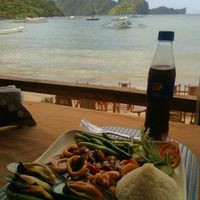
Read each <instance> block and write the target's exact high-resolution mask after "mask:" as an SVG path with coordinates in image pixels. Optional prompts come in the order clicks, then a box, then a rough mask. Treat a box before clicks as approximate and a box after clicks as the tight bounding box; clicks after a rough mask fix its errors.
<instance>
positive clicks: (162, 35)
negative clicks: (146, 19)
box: [158, 31, 174, 41]
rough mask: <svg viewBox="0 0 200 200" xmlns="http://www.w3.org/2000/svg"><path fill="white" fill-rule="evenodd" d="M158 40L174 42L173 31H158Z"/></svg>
mask: <svg viewBox="0 0 200 200" xmlns="http://www.w3.org/2000/svg"><path fill="white" fill-rule="evenodd" d="M158 40H165V41H166V40H167V41H174V31H159V33H158Z"/></svg>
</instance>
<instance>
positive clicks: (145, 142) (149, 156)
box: [136, 129, 167, 165]
mask: <svg viewBox="0 0 200 200" xmlns="http://www.w3.org/2000/svg"><path fill="white" fill-rule="evenodd" d="M141 145H142V147H143V150H144V153H145V156H143V158H144V159H145V160H146V162H148V163H153V164H154V165H157V164H167V163H165V161H164V160H163V158H162V157H161V155H160V153H159V152H158V150H157V148H156V146H155V143H154V142H153V141H152V140H151V139H150V138H149V132H148V131H147V132H145V130H144V129H142V130H141ZM136 153H137V151H136Z"/></svg>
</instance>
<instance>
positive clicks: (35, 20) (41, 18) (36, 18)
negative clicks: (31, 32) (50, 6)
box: [25, 17, 47, 23]
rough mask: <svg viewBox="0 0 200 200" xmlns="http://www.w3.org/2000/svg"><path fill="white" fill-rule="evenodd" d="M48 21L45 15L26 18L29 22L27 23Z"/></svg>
mask: <svg viewBox="0 0 200 200" xmlns="http://www.w3.org/2000/svg"><path fill="white" fill-rule="evenodd" d="M46 21H47V19H46V18H44V17H34V18H31V17H26V19H25V22H27V23H43V22H46Z"/></svg>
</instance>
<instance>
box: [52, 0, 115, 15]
mask: <svg viewBox="0 0 200 200" xmlns="http://www.w3.org/2000/svg"><path fill="white" fill-rule="evenodd" d="M54 2H55V3H56V5H57V6H58V7H59V8H60V9H61V10H62V11H63V12H64V13H65V15H68V16H71V15H74V16H86V15H95V14H98V15H106V14H108V12H109V11H110V9H111V8H112V7H113V6H115V5H116V4H117V3H116V2H115V1H113V0H54Z"/></svg>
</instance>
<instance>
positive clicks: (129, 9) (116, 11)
mask: <svg viewBox="0 0 200 200" xmlns="http://www.w3.org/2000/svg"><path fill="white" fill-rule="evenodd" d="M128 14H149V5H148V3H147V2H146V1H145V0H119V2H118V4H117V5H116V6H115V7H113V8H112V9H111V10H110V12H109V15H128Z"/></svg>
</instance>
